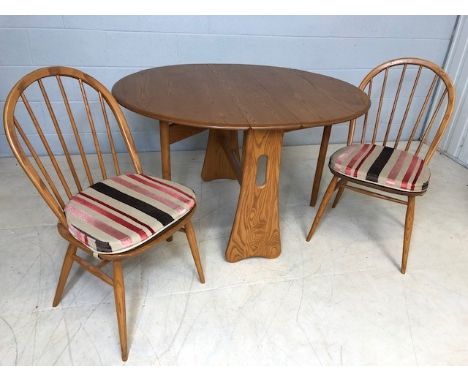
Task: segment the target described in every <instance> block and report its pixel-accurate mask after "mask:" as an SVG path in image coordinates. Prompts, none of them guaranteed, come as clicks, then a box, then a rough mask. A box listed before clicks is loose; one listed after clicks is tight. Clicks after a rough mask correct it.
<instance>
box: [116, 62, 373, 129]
mask: <svg viewBox="0 0 468 382" xmlns="http://www.w3.org/2000/svg"><path fill="white" fill-rule="evenodd" d="M112 93H113V95H114V96H115V98H116V99H117V101H118V102H119V103H120V104H121V105H122V106H124V107H126V108H127V109H129V110H132V111H134V112H136V113H138V114H142V115H145V116H148V117H151V118H155V119H158V120H161V121H167V122H174V123H178V124H181V125H188V126H195V127H207V128H226V129H249V128H254V129H255V128H257V129H261V128H268V129H284V130H294V129H300V128H305V127H314V126H325V125H333V124H336V123H340V122H345V121H349V120H351V119H354V118H357V117H359V116H360V115H362V114H364V113H365V112H366V111H367V110H368V109H369V107H370V100H369V97H368V96H367V95H366V94H365V93H364V92H363V91H361V90H360V89H358V88H357V87H355V86H353V85H351V84H349V83H347V82H344V81H341V80H337V79H335V78H332V77H328V76H324V75H321V74H316V73H311V72H306V71H302V70H296V69H288V68H280V67H273V66H259V65H242V64H189V65H174V66H164V67H158V68H152V69H147V70H143V71H140V72H137V73H134V74H130V75H128V76H126V77H124V78H122V79H121V80H119V81H118V82H117V83H116V84H115V85H114V86H113V88H112Z"/></svg>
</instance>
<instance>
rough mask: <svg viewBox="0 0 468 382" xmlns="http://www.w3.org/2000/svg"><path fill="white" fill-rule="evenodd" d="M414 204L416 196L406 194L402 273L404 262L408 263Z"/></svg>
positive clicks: (404, 267)
mask: <svg viewBox="0 0 468 382" xmlns="http://www.w3.org/2000/svg"><path fill="white" fill-rule="evenodd" d="M415 204H416V197H415V196H408V206H407V207H406V219H405V236H404V239H403V255H402V258H401V273H402V274H405V273H406V264H407V263H408V254H409V247H410V242H411V233H412V232H413V222H414V207H415Z"/></svg>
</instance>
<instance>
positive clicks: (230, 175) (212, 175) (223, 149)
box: [201, 130, 240, 181]
mask: <svg viewBox="0 0 468 382" xmlns="http://www.w3.org/2000/svg"><path fill="white" fill-rule="evenodd" d="M201 177H202V179H203V180H204V181H210V180H215V179H238V180H239V181H240V179H239V178H240V156H239V141H238V137H237V131H236V130H230V131H229V130H228V131H226V130H210V133H209V136H208V146H207V147H206V153H205V161H204V162H203V169H202V173H201Z"/></svg>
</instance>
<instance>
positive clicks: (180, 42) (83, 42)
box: [0, 16, 455, 156]
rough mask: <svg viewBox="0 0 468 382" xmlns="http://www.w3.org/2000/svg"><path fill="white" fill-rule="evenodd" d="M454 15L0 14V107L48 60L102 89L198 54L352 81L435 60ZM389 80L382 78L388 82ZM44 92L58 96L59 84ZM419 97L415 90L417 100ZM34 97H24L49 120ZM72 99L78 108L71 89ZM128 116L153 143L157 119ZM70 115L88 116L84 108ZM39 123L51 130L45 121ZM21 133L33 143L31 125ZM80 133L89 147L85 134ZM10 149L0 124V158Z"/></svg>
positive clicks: (341, 133)
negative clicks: (377, 69)
mask: <svg viewBox="0 0 468 382" xmlns="http://www.w3.org/2000/svg"><path fill="white" fill-rule="evenodd" d="M454 23H455V16H268V17H265V16H131V17H127V16H105V17H104V16H94V17H93V16H0V107H1V108H2V109H3V104H4V101H5V98H6V96H7V94H8V91H9V89H10V88H11V86H12V85H13V84H14V83H15V82H16V81H17V80H18V79H19V78H20V77H21V76H22V75H24V74H26V73H28V72H29V71H31V70H33V69H35V68H37V67H41V66H48V65H67V66H73V67H77V68H79V69H81V70H83V71H85V72H88V73H89V74H91V75H93V76H95V77H96V78H97V79H98V80H100V81H101V82H103V83H104V84H105V85H106V86H108V87H109V88H110V87H111V86H112V85H113V84H114V83H115V82H116V81H117V80H118V79H120V78H121V77H123V76H125V75H127V74H130V73H133V72H135V71H138V70H141V69H144V68H148V67H154V66H162V65H171V64H181V63H202V62H214V63H249V64H266V65H276V66H285V67H291V68H297V69H303V70H308V71H313V72H318V73H322V74H326V75H330V76H333V77H336V78H339V79H342V80H345V81H348V82H350V83H352V84H355V85H357V84H359V82H360V80H361V79H362V78H363V77H364V75H365V74H366V73H367V72H368V71H369V70H370V69H371V68H372V67H374V66H376V65H378V64H379V63H381V62H383V61H386V60H388V59H391V58H396V57H402V56H418V57H423V58H427V59H429V60H432V61H434V62H436V63H437V64H439V65H441V64H442V63H443V60H444V57H445V55H446V52H447V49H448V45H449V41H450V38H451V34H452V31H453V27H454ZM395 81H397V78H396V77H395V79H394V80H392V81H389V82H390V84H389V86H390V88H392V86H393V87H394V82H395ZM376 94H377V93H376ZM389 94H390V93H389ZM51 98H52V101H59V100H60V95H59V93H58V89H56V90H55V92H54V91H52V94H51ZM422 99H423V98H422V96H417V97H416V99H415V102H416V106H417V105H418V102H419V103H421V100H422ZM39 100H40V97H39V96H37V97H35V96H33V98H32V99H31V101H33V107H34V110H36V111H37V113H38V115H39V117H40V118H44V121H46V109H45V108H44V107H43V106H42V105H41V104H40V103H39V102H38V101H39ZM72 101H74V102H75V103H76V104H77V106H79V103H80V97H79V94H78V93H77V94H76V95H73V96H72ZM373 101H374V104H375V100H374V99H373ZM92 107H97V104H93V105H92ZM81 113H84V110H83V109H82V111H81ZM386 113H388V111H386V110H385V109H384V111H383V116H385V115H386ZM412 113H413V114H414V113H416V111H414V112H412ZM397 114H398V113H397ZM126 115H127V117H128V120H129V123H130V126H131V128H132V130H133V132H134V138H135V140H136V143H137V146H138V149H139V150H141V151H145V150H159V138H158V137H159V134H158V131H157V129H156V123H155V122H154V121H152V120H150V119H147V118H144V117H140V116H138V115H136V114H134V113H131V112H126ZM398 118H399V116H398V115H397V116H396V118H395V121H398ZM410 118H414V115H412V116H410ZM77 119H78V120H79V121H82V123H83V124H86V123H87V121H86V116H85V114H81V115H79V116H78V117H77ZM99 128H100V131H101V133H102V134H104V131H103V130H102V129H103V127H102V126H101V127H99ZM83 129H84V130H86V129H87V126H86V127H85V128H83ZM46 130H47V132H48V133H51V134H53V127H52V126H51V125H50V123H49V127H46ZM346 134H347V130H346V126H337V127H335V128H334V131H333V133H332V141H333V142H344V141H345V139H346ZM28 135H30V136H31V139H32V140H33V141H34V140H36V141H37V136H36V134H35V132H34V130H33V128H29V130H28ZM85 135H86V133H85ZM88 135H89V134H88ZM320 136H321V129H308V130H303V131H300V132H293V133H289V134H287V136H286V138H285V144H287V145H299V144H301V145H302V144H312V143H318V142H319V141H320ZM84 140H85V142H87V143H86V145H87V146H88V147H89V148H90V149H91V142H92V140H91V137H90V136H87V137H85V139H84ZM205 142H206V134H202V135H199V136H196V137H192V138H190V139H188V140H186V141H183V142H179V143H178V144H176V145H175V147H174V148H175V149H182V150H187V149H199V148H204V147H205ZM58 147H59V146H58V144H57V146H56V148H57V152H58V153H60V152H61V151H60V149H58ZM8 155H11V153H10V150H9V147H8V144H7V143H6V141H5V136H4V132H3V129H1V132H0V156H8Z"/></svg>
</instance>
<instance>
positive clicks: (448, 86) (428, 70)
mask: <svg viewBox="0 0 468 382" xmlns="http://www.w3.org/2000/svg"><path fill="white" fill-rule="evenodd" d="M395 68H401V72H400V75H399V78H398V79H397V81H395V85H396V84H398V85H397V87H396V89H395V92H394V94H393V97H392V95H389V96H387V95H388V91H387V94H386V90H387V89H386V88H387V84H388V82H389V78H390V75H391V74H390V73H391V72H392V73H393V72H394V71H395V70H397V69H395ZM392 69H393V71H392ZM410 69H413V70H416V73H415V74H414V75H409V74H408V72H409V71H410ZM397 74H398V73H397ZM422 74H423V75H425V74H428V75H429V79H430V81H429V83H428V84H427V86H424V85H421V83H422V82H424V81H422V80H421V79H422ZM379 75H381V76H383V79H382V82H381V88H380V94H376V96H377V99H378V101H377V102H376V108H374V107H371V109H369V110H368V111H367V113H366V114H364V116H363V117H362V118H361V119H362V125H361V127H360V129H361V131H360V132H361V135H360V137H358V138H359V142H360V143H369V141H371V142H372V144H375V143H376V142H378V143H380V142H382V144H383V145H384V146H390V145H391V143H390V142H394V144H393V147H394V148H398V145H399V144H400V143H401V142H400V141H401V140H402V138H405V140H407V143H406V145H405V147H404V150H405V151H410V150H411V151H413V149H415V154H416V155H420V154H419V153H420V151H421V149H422V148H423V147H424V144H425V143H426V142H427V141H429V140H431V142H430V143H428V149H427V151H426V154H425V156H424V161H425V163H428V162H429V161H430V160H431V158H432V155H433V154H434V152H435V150H436V149H437V147H438V145H439V143H440V141H441V139H442V136H443V134H444V132H445V130H446V129H447V126H448V122H449V120H450V117H451V115H452V113H453V109H454V103H455V88H454V86H453V84H452V81H451V80H450V78H449V76H448V75H447V73H445V72H444V70H443V69H442V68H440V67H439V66H438V65H436V64H434V63H433V62H430V61H428V60H424V59H420V58H411V57H409V58H399V59H395V60H391V61H387V62H385V63H383V64H381V65H379V66H377V67H375V68H374V69H372V70H371V71H370V72H369V73H368V74H367V75H366V77H364V79H363V80H362V82H361V84H360V85H359V88H360V89H361V90H362V91H364V92H366V93H367V94H368V96H369V97H372V96H373V93H372V91H373V89H372V88H373V87H374V93H375V92H376V91H375V88H376V87H377V86H378V85H377V84H376V82H377V81H376V78H377V77H379ZM405 84H409V85H411V87H410V88H407V90H408V93H409V94H408V100H407V102H406V103H405V102H401V100H402V98H404V97H401V95H402V93H403V92H402V89H405V86H404V85H405ZM373 85H374V86H373ZM418 85H419V86H418ZM410 89H411V90H410ZM419 89H422V90H423V95H422V96H416V97H415V94H416V92H417V90H419ZM426 89H427V91H426ZM377 93H378V91H377ZM415 98H419V103H421V105H416V104H417V103H418V102H414V101H415ZM386 100H387V101H390V102H388V103H386V102H385V101H386ZM384 104H387V105H388V106H390V107H389V108H388V110H387V113H388V118H386V120H385V121H384V119H385V118H384V117H383V115H384V114H385V113H384ZM412 110H415V111H416V113H415V114H413V113H410V111H412ZM371 111H372V112H371ZM374 111H375V120H374V125H373V126H371V121H370V120H371V119H372V117H371V115H370V113H371V114H373V112H374ZM398 114H400V115H399V116H398ZM411 114H413V115H415V116H417V117H416V118H415V121H414V122H413V123H411V122H409V123H408V121H409V120H410V119H411ZM398 119H401V120H400V121H399V122H398ZM357 121H358V119H354V120H352V121H350V125H349V132H348V141H347V144H348V145H350V144H352V143H353V142H355V135H356V130H357V125H358V123H357ZM411 124H412V126H411ZM394 125H395V126H396V127H395V128H393V129H392V127H393V126H394ZM437 125H438V127H437V128H436V129H433V127H434V126H437ZM368 127H369V128H368ZM405 127H410V129H405ZM408 130H409V131H408ZM370 133H371V137H370V136H369V135H370ZM395 133H396V134H395ZM413 142H418V144H417V147H416V148H412V143H413Z"/></svg>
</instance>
